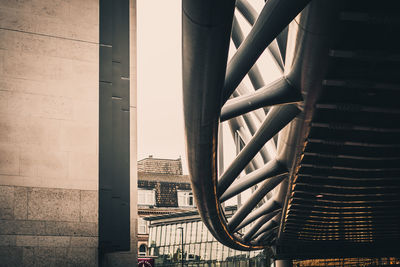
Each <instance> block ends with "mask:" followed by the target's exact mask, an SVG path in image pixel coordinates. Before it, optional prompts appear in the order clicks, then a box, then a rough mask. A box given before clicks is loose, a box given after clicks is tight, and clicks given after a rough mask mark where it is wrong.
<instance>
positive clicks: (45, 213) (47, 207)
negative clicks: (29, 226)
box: [28, 188, 80, 221]
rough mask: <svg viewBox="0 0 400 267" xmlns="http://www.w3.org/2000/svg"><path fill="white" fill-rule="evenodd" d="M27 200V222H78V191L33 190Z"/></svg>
mask: <svg viewBox="0 0 400 267" xmlns="http://www.w3.org/2000/svg"><path fill="white" fill-rule="evenodd" d="M28 199H29V201H28V219H29V220H46V221H79V204H80V194H79V190H64V189H53V188H51V189H48V188H33V189H32V190H31V191H30V192H28Z"/></svg>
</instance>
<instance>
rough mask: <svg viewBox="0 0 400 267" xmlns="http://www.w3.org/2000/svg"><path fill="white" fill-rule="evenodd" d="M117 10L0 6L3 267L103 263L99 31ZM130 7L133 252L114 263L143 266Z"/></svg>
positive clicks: (104, 1) (33, 2) (84, 4)
mask: <svg viewBox="0 0 400 267" xmlns="http://www.w3.org/2000/svg"><path fill="white" fill-rule="evenodd" d="M114 2H116V1H114ZM118 2H120V3H122V2H123V1H118ZM109 4H112V2H111V1H108V0H100V1H98V0H85V1H80V0H69V1H53V0H28V1H13V0H12V1H0V266H7V267H11V266H97V265H98V264H99V262H98V249H99V248H98V246H99V214H101V211H99V209H98V207H99V197H98V196H99V172H100V171H99V167H100V164H99V124H100V123H102V121H100V120H99V106H101V105H100V103H99V95H100V88H99V87H100V86H99V84H100V83H101V81H99V76H100V73H99V71H100V69H101V66H100V65H101V64H100V61H101V60H100V58H99V57H100V56H99V51H100V50H101V48H100V47H101V46H102V47H103V46H104V45H100V40H99V39H100V36H99V33H100V31H101V28H102V27H103V26H104V21H101V20H102V19H103V18H104V16H105V15H104V14H103V13H102V12H101V11H104V10H105V8H104V5H109ZM123 4H124V5H125V10H127V11H128V16H127V18H128V20H127V23H126V24H125V25H126V28H125V30H127V31H129V30H130V31H131V32H130V33H131V34H130V44H131V46H129V47H128V50H130V60H129V57H128V58H127V59H126V61H127V62H128V65H130V74H128V77H130V78H131V79H125V81H126V83H127V84H128V87H127V88H128V89H129V88H130V97H131V100H130V105H129V107H127V109H126V111H129V113H130V124H128V125H130V136H129V137H128V139H129V138H130V139H131V142H130V152H128V153H130V170H131V173H130V180H131V185H133V186H132V188H131V194H132V196H131V203H130V204H131V205H130V207H131V211H130V215H131V218H130V219H131V221H130V224H131V226H130V229H131V240H132V242H131V248H132V250H133V251H134V253H129V252H127V253H125V254H123V255H122V254H120V255H118V256H117V257H115V259H118V260H119V259H123V258H129V261H130V262H135V259H136V256H137V255H136V250H137V249H136V245H137V242H136V240H135V238H136V214H137V210H136V208H137V206H136V183H137V178H136V176H137V170H136V162H137V160H136V97H135V96H136V63H135V62H136V39H135V38H136V36H135V34H136V1H135V0H132V1H125V2H123ZM102 5H103V6H102ZM108 16H109V17H110V16H111V17H112V16H114V14H111V15H110V14H108ZM129 17H130V20H129ZM129 26H130V27H129ZM126 34H127V36H129V32H126ZM104 47H105V46H104ZM109 64H111V60H110V61H109ZM125 76H126V75H125ZM100 80H101V77H100ZM129 113H128V112H127V114H129ZM103 122H104V121H103ZM128 175H129V171H128ZM128 179H129V177H128ZM128 224H129V222H128ZM128 256H129V257H128ZM111 258H112V257H110V259H108V263H109V266H113V259H111Z"/></svg>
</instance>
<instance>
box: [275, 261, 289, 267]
mask: <svg viewBox="0 0 400 267" xmlns="http://www.w3.org/2000/svg"><path fill="white" fill-rule="evenodd" d="M292 266H293V264H292V261H291V260H276V261H275V267H292Z"/></svg>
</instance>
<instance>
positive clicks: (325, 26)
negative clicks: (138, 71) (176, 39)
mask: <svg viewBox="0 0 400 267" xmlns="http://www.w3.org/2000/svg"><path fill="white" fill-rule="evenodd" d="M359 4H360V1H358V2H357V3H356V4H354V3H353V4H346V2H345V1H329V0H323V1H322V0H321V1H313V2H311V3H310V0H299V1H292V0H269V1H267V2H266V3H265V5H264V7H263V9H262V11H261V12H260V14H258V13H257V12H256V11H255V9H254V8H252V6H251V5H250V4H249V3H248V2H247V1H246V0H237V1H236V2H235V1H212V0H210V1H183V89H184V91H183V97H184V111H185V130H186V141H187V149H188V151H187V152H188V153H187V154H188V161H189V172H190V175H191V179H192V187H193V191H194V195H195V198H196V201H197V206H198V209H199V212H200V214H201V216H202V218H203V221H204V223H205V224H206V225H207V226H208V228H209V230H210V231H211V232H212V233H213V235H214V236H215V237H216V238H217V239H218V240H219V241H220V242H221V243H223V244H225V245H227V246H229V247H232V248H235V249H241V250H253V249H261V248H266V247H270V248H272V249H273V251H274V252H275V254H281V255H286V254H291V253H292V255H291V256H293V253H294V254H295V253H296V252H297V253H298V254H304V253H306V252H304V251H306V250H304V251H302V250H301V248H293V246H302V245H304V247H306V248H309V247H310V244H317V245H316V246H321V243H319V242H321V241H323V242H324V243H323V245H322V246H325V245H326V244H328V243H329V245H330V248H338V247H342V248H343V249H342V250H341V253H343V251H344V250H345V249H348V248H349V246H352V247H351V248H354V247H355V246H354V244H356V246H357V249H359V248H371V249H374V248H375V247H370V245H371V244H372V242H375V241H377V242H378V243H379V242H380V241H381V240H383V239H384V238H386V237H387V236H388V235H392V237H393V238H392V239H390V240H397V239H398V238H399V234H400V231H399V225H398V224H396V223H394V221H395V220H397V219H399V214H393V213H390V212H388V211H389V210H390V209H393V208H398V207H399V200H400V197H399V193H398V192H397V191H398V190H397V189H398V187H399V185H400V184H399V180H398V175H399V170H400V169H399V168H398V166H399V165H400V162H399V159H400V155H399V153H398V152H396V151H394V149H393V146H394V147H397V146H398V142H397V141H393V140H395V139H396V138H395V136H397V137H399V130H398V128H397V127H389V126H387V125H386V124H385V127H386V128H385V127H383V126H382V127H380V126H379V127H378V126H376V125H377V124H376V121H375V119H377V120H380V118H383V119H387V118H389V119H391V120H394V121H396V122H397V121H398V122H400V119H399V118H400V116H399V114H400V113H399V111H400V110H399V109H398V107H397V106H396V104H393V102H391V100H389V98H390V96H399V93H398V92H396V90H397V88H398V87H397V86H393V85H387V84H383V85H382V83H380V81H379V80H377V79H376V78H373V79H372V81H370V84H372V86H370V87H372V88H374V86H375V87H377V86H378V87H379V86H381V87H383V88H381V89H382V90H381V91H379V88H378V90H375V91H379V92H378V93H377V94H379V93H381V95H382V97H381V98H382V99H381V100H382V101H385V103H387V105H388V107H386V108H383V107H381V106H379V105H378V106H377V105H375V104H376V103H375V104H374V103H373V101H371V99H370V98H369V99H367V101H364V102H363V103H361V104H360V103H359V102H360V101H361V102H362V100H363V97H362V96H361V94H360V95H356V96H355V97H353V98H351V97H348V98H346V97H344V99H347V100H348V103H341V101H342V99H341V98H340V97H343V94H344V93H343V90H342V91H341V90H340V88H339V89H337V90H336V91H335V92H334V93H332V91H329V88H328V89H327V87H332V86H336V87H340V84H342V87H345V86H348V87H351V85H350V86H349V85H348V84H346V82H347V83H348V81H349V80H350V79H353V78H354V77H352V76H351V75H352V74H353V73H352V72H351V70H347V72H346V73H345V74H346V75H347V76H346V77H345V78H343V80H333V79H329V78H330V76H332V75H333V76H334V75H335V74H336V73H337V72H338V71H337V70H336V69H335V68H332V65H333V66H335V62H336V61H335V60H336V59H337V58H343V57H345V58H346V57H350V58H351V59H352V60H356V61H357V60H359V58H358V57H357V56H354V55H357V54H354V50H356V48H355V47H352V51H350V52H349V51H348V50H346V49H343V48H342V49H337V47H339V46H341V45H342V46H343V45H348V44H347V43H345V42H343V40H342V39H341V37H340V36H341V35H340V34H339V31H345V27H347V26H348V25H347V24H345V23H343V21H347V20H350V21H354V20H356V21H357V20H360V15H359V14H360V12H359V9H356V6H357V5H359ZM365 6H366V8H365V9H367V11H371V10H373V8H372V6H371V5H368V4H366V5H365ZM235 9H236V11H235ZM361 10H362V11H363V12H365V10H363V9H361ZM235 12H238V13H241V16H243V17H244V18H245V20H246V23H248V24H249V25H251V27H252V28H251V30H250V32H249V34H248V35H247V36H246V37H245V36H244V35H243V32H242V30H241V25H240V23H239V21H238V19H237V17H236V15H235ZM357 12H358V13H357ZM361 14H364V13H361ZM357 16H358V17H357ZM361 18H362V15H361ZM385 25H386V26H387V25H389V27H392V26H393V25H395V26H393V27H398V25H397V24H396V23H392V24H390V23H386V24H385ZM341 27H342V28H341ZM338 36H339V37H338ZM230 38H231V39H232V41H233V44H234V45H235V47H236V49H237V50H236V52H235V54H234V55H233V56H232V58H231V59H230V60H229V62H228V63H227V57H228V48H229V42H230ZM339 41H341V43H340V42H339ZM354 42H356V41H354ZM353 46H354V44H353ZM266 49H268V51H269V53H270V54H271V56H272V57H271V58H272V59H273V61H274V63H275V64H276V66H278V68H280V69H281V71H282V76H281V77H280V78H279V79H277V80H276V81H274V82H272V83H270V84H264V81H263V78H262V75H261V72H260V69H259V68H258V67H257V63H256V62H257V59H258V58H259V57H260V55H262V53H263V52H264V50H266ZM352 53H353V54H352ZM349 55H350V56H349ZM368 55H370V54H368V53H367V57H368ZM374 55H375V54H374ZM374 55H373V56H372V57H374ZM395 61H396V62H397V61H398V60H395ZM348 63H349V64H350V63H351V62H348ZM339 67H343V66H339ZM353 67H354V68H355V69H356V68H357V66H353ZM353 72H354V71H353ZM246 75H248V77H249V80H250V81H251V84H252V87H253V88H248V87H247V86H246V85H245V84H244V83H243V78H244V77H245V76H246ZM367 78H368V77H367V76H366V77H362V79H359V80H358V82H354V81H353V83H352V84H353V85H354V86H353V87H357V86H360V84H361V85H363V84H364V85H365V84H366V83H365V79H367ZM343 84H345V85H344V86H343ZM350 84H351V83H350ZM392 87H396V89H395V90H394V92H395V93H393V88H392ZM385 90H386V91H385ZM370 91H371V90H370ZM372 91H373V90H372ZM375 91H374V92H375ZM387 91H389V93H388V92H387ZM382 92H383V93H382ZM336 93H337V94H336ZM375 93H376V92H375ZM359 96H361V100H360V97H359ZM364 100H365V99H364ZM368 101H369V102H368ZM342 102H343V101H342ZM366 102H368V103H366ZM396 103H397V102H396ZM364 104H366V105H364ZM354 109H356V112H360V111H361V112H367V113H368V114H369V115H370V116H375V115H376V114H378V115H376V116H377V117H376V118H375V117H374V118H369V119H364V120H363V119H362V118H361V120H362V122H363V123H361V124H360V125H359V124H358V122H359V120H360V118H359V117H357V118H355V119H353V120H351V119H348V120H346V119H345V118H340V119H339V120H335V116H342V117H346V116H350V117H351V116H355V115H354V114H353V113H351V112H354V111H355V110H354ZM335 112H337V113H335ZM346 112H350V113H346ZM371 114H373V115H371ZM382 114H384V115H382ZM388 114H389V115H388ZM381 115H382V116H383V117H379V116H381ZM385 116H386V117H385ZM341 119H342V120H341ZM343 121H344V122H343ZM223 122H225V123H228V125H229V128H230V130H231V132H232V135H233V137H234V139H235V144H236V146H237V152H238V153H237V155H236V157H235V159H234V160H233V161H232V162H231V164H230V165H229V166H227V167H226V168H225V169H223V168H222V166H223V164H221V162H223V153H222V151H223V149H221V146H222V140H223V139H222V138H221V136H218V133H219V131H220V130H221V124H222V123H223ZM378 124H379V123H378ZM349 130H354V131H357V133H358V136H357V137H359V136H361V138H362V140H364V141H365V140H366V141H365V142H361V141H360V142H358V143H357V141H354V140H353V143H352V144H350V146H353V147H354V150H351V148H350V149H349V148H348V147H347V146H348V144H347V143H349V142H351V141H349V140H350V139H352V138H353V137H352V136H351V134H348V133H346V131H349ZM343 131H345V132H343ZM377 133H379V134H381V135H382V137H385V136H389V137H388V138H389V139H388V143H387V144H385V145H383V146H382V145H380V146H379V145H376V146H375V147H379V148H383V149H381V152H382V153H383V155H382V157H380V156H369V155H360V153H362V151H364V154H368V152H369V151H367V150H366V149H367V147H374V145H373V144H375V143H374V141H375V139H374V138H379V137H376V134H377ZM346 134H348V136H349V137H348V136H347V135H346ZM374 134H375V136H374ZM371 135H372V136H373V137H370V136H371ZM357 137H355V139H357ZM369 138H370V139H371V138H372V139H373V140H372V139H371V140H372V141H371V142H370V143H368V140H369ZM338 139H341V140H339V141H338ZM353 139H354V138H353ZM346 142H347V143H346ZM378 143H379V142H378ZM339 144H341V147H342V148H343V147H344V148H343V150H340V151H339V152H338V151H337V147H338V146H339ZM324 149H325V150H324ZM329 149H330V150H329ZM335 149H336V150H335ZM346 149H347V150H349V151H350V152H348V153H347V152H346ZM360 151H361V152H360ZM357 152H360V153H358V154H357ZM346 153H347V154H346ZM354 153H356V154H357V155H354ZM370 153H374V152H373V151H371V152H370ZM332 158H333V159H334V160H332ZM218 166H219V167H218ZM327 166H328V167H327ZM369 166H372V167H369ZM321 169H322V170H321ZM324 170H325V171H324ZM346 172H347V173H346ZM367 172H370V173H371V172H372V173H373V174H371V175H365V173H367ZM374 172H375V173H378V172H379V173H380V174H374ZM374 175H375V176H374ZM329 177H333V178H329ZM325 178H326V179H325ZM328 178H329V179H328ZM380 182H381V183H380ZM358 183H359V184H358ZM248 189H252V190H253V192H252V194H251V196H250V197H249V198H248V199H247V200H246V201H245V202H244V203H243V204H242V205H240V206H239V207H238V210H237V211H236V212H235V214H234V215H233V216H232V217H231V218H229V219H228V218H226V216H225V215H224V202H226V201H227V200H229V199H230V198H232V197H236V196H237V195H239V194H241V193H242V192H244V191H245V190H248ZM380 189H382V191H381V192H378V193H377V192H376V190H380ZM374 190H375V191H374ZM382 194H384V195H385V196H383V197H382V201H379V198H380V196H381V195H382ZM358 199H359V200H358ZM386 199H387V201H386V202H385V200H386ZM362 201H364V202H368V204H366V205H364V204H363V203H364V202H362ZM374 201H375V202H374ZM376 203H378V204H376ZM382 210H386V211H387V212H388V213H382ZM376 212H377V213H376ZM379 212H381V213H379ZM371 214H372V215H371ZM379 214H381V215H382V216H380V215H379ZM385 219H386V220H387V221H386V222H387V226H388V227H389V228H388V230H387V231H386V230H384V229H381V230H379V229H380V228H379V229H378V231H380V232H379V233H380V234H381V235H376V231H377V227H376V225H380V224H374V223H371V221H374V222H375V221H379V222H380V223H381V224H382V223H383V221H384V220H385ZM367 222H370V223H369V224H368V225H367ZM328 224H329V225H328ZM383 224H384V223H383ZM384 225H386V224H384ZM367 226H368V227H367ZM366 228H368V229H369V230H368V229H367V230H366ZM367 237H368V238H367ZM287 244H289V245H287ZM360 244H361V245H360ZM364 244H366V246H364ZM307 246H308V247H307ZM312 249H315V246H314V247H313V248H312ZM368 251H369V250H368ZM351 253H352V251H351V250H349V254H351ZM388 253H389V252H388ZM390 253H392V252H390ZM392 254H393V253H392ZM291 256H290V257H291ZM283 257H285V256H283Z"/></svg>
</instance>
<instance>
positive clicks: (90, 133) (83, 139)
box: [60, 121, 98, 153]
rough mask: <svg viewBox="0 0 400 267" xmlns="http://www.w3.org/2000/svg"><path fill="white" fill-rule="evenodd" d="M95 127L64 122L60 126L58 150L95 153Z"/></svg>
mask: <svg viewBox="0 0 400 267" xmlns="http://www.w3.org/2000/svg"><path fill="white" fill-rule="evenodd" d="M97 131H98V129H97V127H95V126H88V125H87V124H84V123H77V122H70V121H64V122H63V123H62V125H61V141H60V149H62V150H64V151H76V152H86V153H96V152H97V151H96V149H97V142H96V140H97V138H96V136H97Z"/></svg>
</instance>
